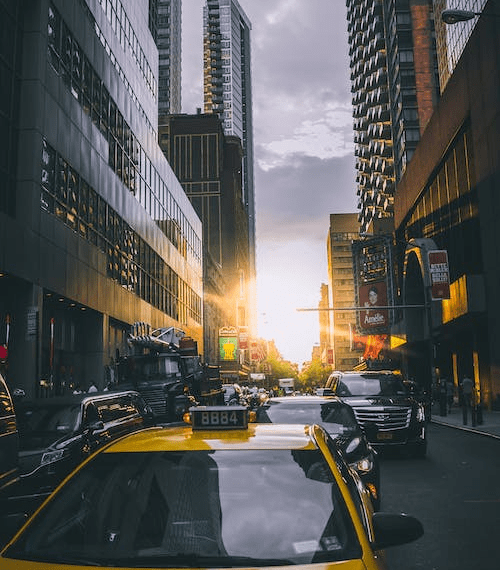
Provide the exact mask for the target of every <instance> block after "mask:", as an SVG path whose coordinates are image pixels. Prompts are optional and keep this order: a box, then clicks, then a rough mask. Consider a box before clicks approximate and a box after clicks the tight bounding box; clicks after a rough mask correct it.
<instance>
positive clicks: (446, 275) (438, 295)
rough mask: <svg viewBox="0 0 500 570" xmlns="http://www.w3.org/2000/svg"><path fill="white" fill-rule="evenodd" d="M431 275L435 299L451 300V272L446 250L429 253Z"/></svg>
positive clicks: (432, 292)
mask: <svg viewBox="0 0 500 570" xmlns="http://www.w3.org/2000/svg"><path fill="white" fill-rule="evenodd" d="M429 274H430V278H431V295H432V298H433V299H436V300H438V299H449V298H450V271H449V266H448V252H447V251H446V250H445V249H436V250H434V251H429Z"/></svg>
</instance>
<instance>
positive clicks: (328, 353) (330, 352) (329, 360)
mask: <svg viewBox="0 0 500 570" xmlns="http://www.w3.org/2000/svg"><path fill="white" fill-rule="evenodd" d="M326 363H327V364H333V348H328V349H327V351H326Z"/></svg>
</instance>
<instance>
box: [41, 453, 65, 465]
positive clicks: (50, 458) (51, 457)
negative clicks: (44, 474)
mask: <svg viewBox="0 0 500 570" xmlns="http://www.w3.org/2000/svg"><path fill="white" fill-rule="evenodd" d="M63 455H64V449H58V450H57V451H46V452H45V453H44V454H43V455H42V460H41V461H40V465H48V464H49V463H54V461H59V460H60V459H62V458H63Z"/></svg>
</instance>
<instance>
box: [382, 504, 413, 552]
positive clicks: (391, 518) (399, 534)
mask: <svg viewBox="0 0 500 570" xmlns="http://www.w3.org/2000/svg"><path fill="white" fill-rule="evenodd" d="M373 530H374V535H375V545H374V546H375V548H376V549H377V550H378V549H383V548H387V547H389V546H399V545H401V544H406V543H408V542H412V541H414V540H417V539H418V538H420V537H421V536H422V535H423V534H424V527H423V526H422V523H421V522H420V521H419V520H418V519H416V518H415V517H412V516H409V515H405V514H392V513H383V512H377V513H374V514H373Z"/></svg>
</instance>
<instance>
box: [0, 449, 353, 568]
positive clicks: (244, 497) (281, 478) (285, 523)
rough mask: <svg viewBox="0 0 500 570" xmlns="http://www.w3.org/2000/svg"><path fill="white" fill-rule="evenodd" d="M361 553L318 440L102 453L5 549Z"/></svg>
mask: <svg viewBox="0 0 500 570" xmlns="http://www.w3.org/2000/svg"><path fill="white" fill-rule="evenodd" d="M360 556H361V547H360V545H359V542H358V539H357V535H356V532H355V530H354V527H353V523H352V521H351V519H350V516H349V513H348V511H347V507H346V505H345V503H344V501H343V499H342V495H341V493H340V490H339V489H338V487H337V485H336V483H335V480H334V478H333V475H332V473H331V471H330V469H329V467H328V464H327V463H326V461H325V459H324V457H323V455H322V454H321V452H320V451H319V450H311V449H309V450H283V449H279V450H258V449H257V450H235V449H231V450H217V451H213V450H206V451H168V452H153V453H142V452H141V453H139V452H136V453H117V454H113V453H102V454H100V455H99V456H97V457H96V458H95V459H94V460H93V461H92V462H90V463H88V464H87V465H86V466H85V467H84V468H83V469H82V470H81V471H80V472H79V473H77V474H76V476H75V477H74V478H73V479H72V480H71V481H70V483H68V484H66V486H65V487H64V488H63V489H61V491H60V492H59V493H57V494H56V495H55V496H54V498H53V500H52V501H51V502H50V503H49V504H48V505H47V506H46V508H45V509H43V510H42V511H40V513H39V514H38V516H36V517H35V518H34V520H33V521H32V523H31V524H30V526H29V527H28V528H27V529H26V530H25V532H24V533H23V534H22V536H21V538H20V539H18V540H17V541H16V542H15V543H13V545H12V546H11V547H10V548H9V549H8V550H7V551H6V552H5V553H4V557H7V558H15V559H22V560H31V561H43V562H47V563H50V562H53V563H61V564H64V563H67V564H71V563H73V564H80V565H85V564H92V565H96V566H99V565H100V566H106V565H110V566H113V567H116V566H130V567H137V568H141V567H152V566H154V567H155V568H170V567H177V568H179V567H201V566H202V567H205V568H214V567H218V568H220V567H226V568H229V567H234V566H245V567H258V566H275V565H296V564H309V563H314V562H329V561H338V560H349V559H353V558H359V557H360Z"/></svg>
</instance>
